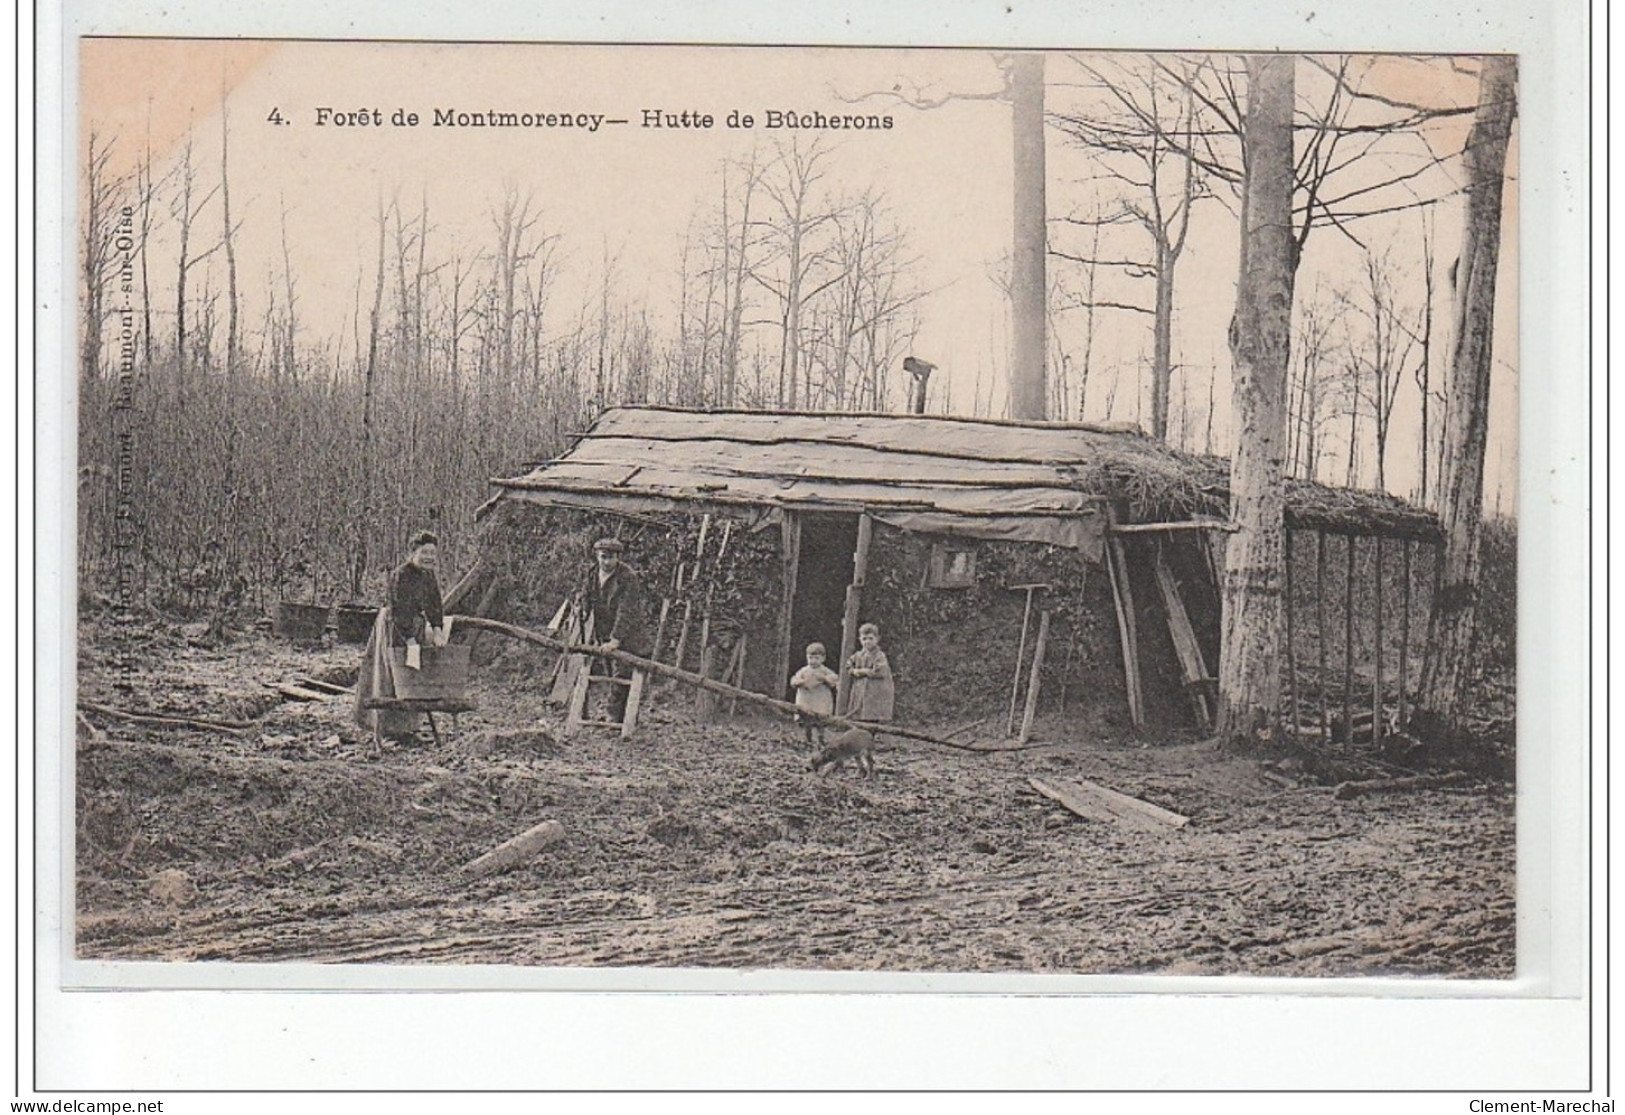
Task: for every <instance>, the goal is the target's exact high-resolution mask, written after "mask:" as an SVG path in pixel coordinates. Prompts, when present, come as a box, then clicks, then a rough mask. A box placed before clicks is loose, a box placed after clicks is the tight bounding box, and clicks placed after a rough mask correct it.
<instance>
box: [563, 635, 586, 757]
mask: <svg viewBox="0 0 1625 1115" xmlns="http://www.w3.org/2000/svg"><path fill="white" fill-rule="evenodd" d="M591 682H592V665H591V663H589V662H587V661H586V656H585V655H583V656H582V662H581V667H580V669H578V670H576V676H575V682H574V684H573V685H571V687H570V711H569V712H568V713H566V714H565V717H564V733H563V734H564V738H565V739H569V738H570V737H571V736H574V735H575V734H576V733H577V732H579V731H581V721H582V720H583V719H584V718H585V716H586V713H587V687H588V685H590V684H591Z"/></svg>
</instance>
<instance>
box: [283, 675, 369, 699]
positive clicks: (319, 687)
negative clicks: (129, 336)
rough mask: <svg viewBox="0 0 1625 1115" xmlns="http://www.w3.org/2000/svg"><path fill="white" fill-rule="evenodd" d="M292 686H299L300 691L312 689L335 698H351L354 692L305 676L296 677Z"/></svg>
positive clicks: (344, 687)
mask: <svg viewBox="0 0 1625 1115" xmlns="http://www.w3.org/2000/svg"><path fill="white" fill-rule="evenodd" d="M293 684H295V685H297V686H299V688H301V689H314V690H316V691H317V692H318V693H331V694H333V696H335V697H352V696H354V695H355V690H354V689H351V688H350V687H349V686H347V685H334V684H333V683H332V682H330V681H323V680H321V679H320V678H313V677H308V676H307V675H305V674H299V675H297V676H296V677H295V678H294V679H293Z"/></svg>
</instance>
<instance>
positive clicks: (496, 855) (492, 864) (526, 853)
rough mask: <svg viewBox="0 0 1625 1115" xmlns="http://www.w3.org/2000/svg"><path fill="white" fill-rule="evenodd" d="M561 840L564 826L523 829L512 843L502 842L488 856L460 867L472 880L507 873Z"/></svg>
mask: <svg viewBox="0 0 1625 1115" xmlns="http://www.w3.org/2000/svg"><path fill="white" fill-rule="evenodd" d="M563 839H564V826H563V825H561V824H559V823H558V822H557V821H543V822H542V823H541V824H539V825H535V826H533V827H531V828H528V829H526V830H525V831H524V832H522V833H520V834H519V835H518V836H516V837H514V838H513V839H512V840H504V841H503V842H502V843H501V844H498V845H497V846H496V847H495V848H492V849H491V850H490V851H489V852H486V853H485V854H484V855H483V856H480V857H478V858H477V859H473V860H470V861H469V862H468V863H465V864H464V865H463V874H465V875H467V876H469V877H470V878H473V879H481V878H484V877H485V876H487V875H495V874H496V873H497V872H499V871H508V870H511V869H513V868H515V867H519V866H521V865H522V864H525V863H528V862H530V861H531V860H533V859H535V858H536V854H537V853H538V852H540V851H542V850H543V849H544V848H546V847H547V846H548V845H550V844H557V843H558V842H559V841H560V840H563Z"/></svg>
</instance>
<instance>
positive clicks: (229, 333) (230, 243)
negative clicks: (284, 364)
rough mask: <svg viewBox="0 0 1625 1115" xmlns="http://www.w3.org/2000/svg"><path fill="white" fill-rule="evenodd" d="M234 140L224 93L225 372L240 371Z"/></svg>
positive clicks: (222, 115)
mask: <svg viewBox="0 0 1625 1115" xmlns="http://www.w3.org/2000/svg"><path fill="white" fill-rule="evenodd" d="M230 144H231V124H230V120H229V117H228V116H227V114H226V103H225V99H224V96H223V95H222V98H221V102H220V220H221V226H222V228H221V233H220V242H221V244H222V245H223V246H224V247H225V249H226V375H227V376H228V377H230V376H231V375H233V374H234V373H235V372H236V371H237V356H238V352H237V346H238V334H237V246H236V244H235V242H234V238H233V236H232V228H231V174H230V168H229V166H228V163H227V154H228V152H229V151H230Z"/></svg>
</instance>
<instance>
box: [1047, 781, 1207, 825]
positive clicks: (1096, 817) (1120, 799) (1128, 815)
mask: <svg viewBox="0 0 1625 1115" xmlns="http://www.w3.org/2000/svg"><path fill="white" fill-rule="evenodd" d="M1027 782H1028V784H1029V785H1030V786H1032V788H1033V789H1035V790H1037V791H1038V792H1039V793H1040V794H1043V795H1044V796H1045V797H1047V798H1049V799H1050V800H1051V801H1054V802H1058V803H1060V804H1061V805H1062V806H1065V807H1066V808H1067V809H1069V810H1071V811H1072V812H1073V813H1076V814H1077V815H1078V816H1080V817H1083V818H1085V819H1087V820H1091V821H1105V822H1107V823H1109V824H1116V825H1126V826H1128V827H1129V828H1135V829H1140V830H1142V831H1145V832H1166V831H1167V830H1168V829H1178V828H1184V827H1185V826H1186V825H1187V824H1189V823H1190V818H1189V817H1184V816H1181V815H1180V814H1178V813H1174V812H1172V811H1170V810H1167V809H1164V808H1162V807H1161V806H1159V805H1152V804H1151V803H1150V802H1148V801H1141V800H1140V799H1139V798H1131V797H1129V796H1128V795H1127V794H1121V793H1118V792H1117V791H1116V790H1111V789H1107V788H1106V787H1105V786H1100V785H1097V784H1095V783H1093V782H1090V781H1088V780H1087V779H1082V778H1079V779H1069V780H1067V781H1062V780H1061V779H1058V778H1052V779H1042V778H1029V779H1027Z"/></svg>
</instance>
